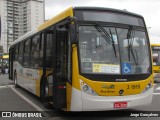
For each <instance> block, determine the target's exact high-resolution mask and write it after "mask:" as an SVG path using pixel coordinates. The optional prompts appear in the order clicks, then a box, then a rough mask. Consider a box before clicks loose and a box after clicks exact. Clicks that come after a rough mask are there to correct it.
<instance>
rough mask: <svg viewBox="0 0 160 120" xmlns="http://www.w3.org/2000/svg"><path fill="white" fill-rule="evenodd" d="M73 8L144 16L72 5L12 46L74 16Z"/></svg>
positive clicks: (122, 11) (123, 11)
mask: <svg viewBox="0 0 160 120" xmlns="http://www.w3.org/2000/svg"><path fill="white" fill-rule="evenodd" d="M73 10H97V11H103V10H104V11H113V12H119V13H125V14H130V15H135V16H139V17H142V16H141V15H138V14H135V13H131V12H128V11H125V10H118V9H111V8H102V7H70V8H68V9H66V10H65V11H63V12H61V13H60V14H58V15H56V16H54V17H53V18H51V19H50V20H48V21H46V22H44V23H43V24H42V25H40V26H39V27H38V28H36V29H34V30H31V31H30V32H28V33H26V34H25V35H23V36H21V37H20V38H18V39H17V40H15V41H13V42H12V44H11V46H12V45H14V44H17V43H18V42H20V41H22V40H24V39H26V38H28V37H29V36H32V35H33V34H35V33H37V32H39V31H41V30H44V29H46V28H48V27H49V26H51V25H53V24H55V23H57V22H59V21H61V20H63V19H65V18H67V17H72V16H74V15H73V14H74V13H73Z"/></svg>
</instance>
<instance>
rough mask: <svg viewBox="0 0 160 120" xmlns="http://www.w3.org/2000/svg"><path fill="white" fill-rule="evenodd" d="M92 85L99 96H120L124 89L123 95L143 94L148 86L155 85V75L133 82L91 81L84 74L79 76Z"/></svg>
mask: <svg viewBox="0 0 160 120" xmlns="http://www.w3.org/2000/svg"><path fill="white" fill-rule="evenodd" d="M79 79H80V80H82V81H83V82H85V83H86V84H87V85H88V86H90V87H91V88H92V89H93V90H94V91H95V92H96V93H97V94H98V95H99V96H119V95H120V94H119V92H120V90H123V94H122V95H123V96H128V95H135V94H141V93H142V92H143V91H144V90H145V88H146V86H147V85H148V84H149V83H151V84H152V87H153V76H152V75H151V76H150V77H149V78H148V79H146V80H138V81H133V82H107V80H106V82H101V81H91V80H89V79H86V78H84V77H82V76H80V78H79Z"/></svg>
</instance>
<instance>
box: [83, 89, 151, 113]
mask: <svg viewBox="0 0 160 120" xmlns="http://www.w3.org/2000/svg"><path fill="white" fill-rule="evenodd" d="M152 93H153V88H151V89H150V90H148V91H147V92H145V93H141V94H137V95H129V96H114V97H113V96H107V97H105V96H91V95H88V94H86V93H82V99H83V100H82V101H83V111H99V110H101V111H102V110H117V109H119V108H114V103H116V102H127V107H126V108H125V109H129V108H135V107H141V106H146V105H150V104H151V102H152ZM120 109H122V108H120Z"/></svg>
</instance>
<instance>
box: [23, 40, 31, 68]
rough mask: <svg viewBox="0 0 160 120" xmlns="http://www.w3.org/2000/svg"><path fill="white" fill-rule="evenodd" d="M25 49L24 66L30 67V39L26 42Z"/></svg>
mask: <svg viewBox="0 0 160 120" xmlns="http://www.w3.org/2000/svg"><path fill="white" fill-rule="evenodd" d="M24 45H25V48H24V64H23V65H24V66H25V67H28V66H29V53H30V39H28V40H26V41H25V43H24Z"/></svg>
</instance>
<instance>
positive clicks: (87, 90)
mask: <svg viewBox="0 0 160 120" xmlns="http://www.w3.org/2000/svg"><path fill="white" fill-rule="evenodd" d="M81 83H83V84H81V90H82V92H84V93H86V94H89V95H94V96H98V94H97V93H96V92H95V91H94V90H93V89H92V88H91V87H89V86H88V85H87V84H86V83H84V82H81Z"/></svg>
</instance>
